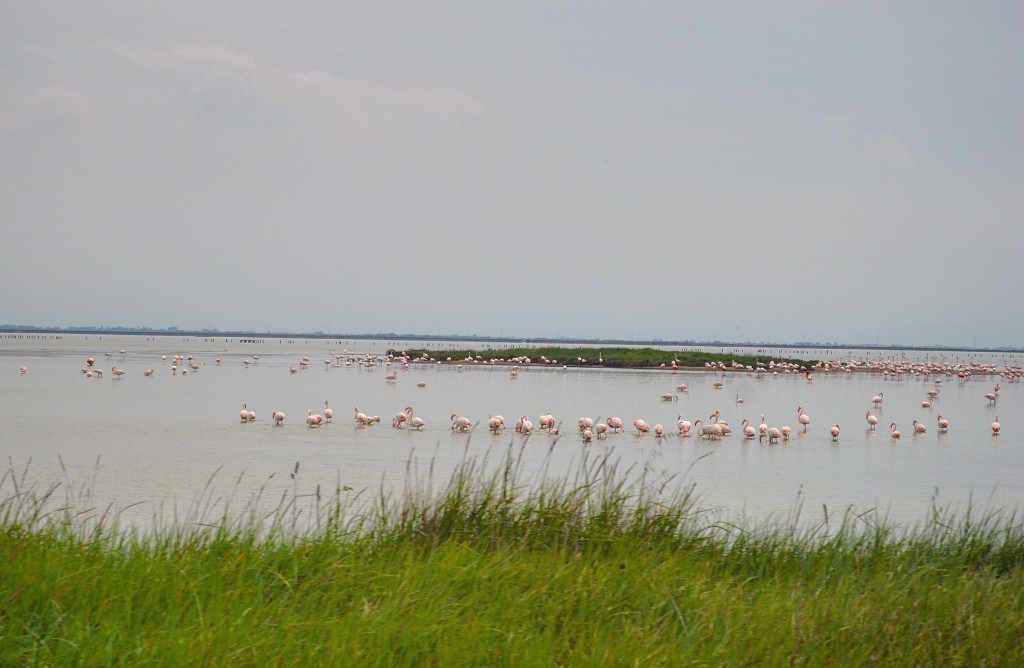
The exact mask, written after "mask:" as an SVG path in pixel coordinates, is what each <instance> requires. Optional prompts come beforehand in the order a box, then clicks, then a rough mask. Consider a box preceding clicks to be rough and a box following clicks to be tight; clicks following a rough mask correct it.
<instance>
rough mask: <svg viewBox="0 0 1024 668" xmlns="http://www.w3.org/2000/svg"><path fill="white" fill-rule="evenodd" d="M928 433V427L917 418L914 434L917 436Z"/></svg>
mask: <svg viewBox="0 0 1024 668" xmlns="http://www.w3.org/2000/svg"><path fill="white" fill-rule="evenodd" d="M926 431H928V427H926V426H924V424H922V423H920V422H918V421H917V419H916V418H915V419H914V433H915V434H923V433H925V432H926Z"/></svg>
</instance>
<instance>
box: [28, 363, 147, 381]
mask: <svg viewBox="0 0 1024 668" xmlns="http://www.w3.org/2000/svg"><path fill="white" fill-rule="evenodd" d="M21 368H22V369H24V368H25V367H21ZM22 373H25V371H22ZM110 373H112V374H114V380H117V379H118V378H120V377H121V376H123V375H125V373H127V372H126V371H125V370H124V369H118V368H117V367H116V366H115V367H111V368H110Z"/></svg>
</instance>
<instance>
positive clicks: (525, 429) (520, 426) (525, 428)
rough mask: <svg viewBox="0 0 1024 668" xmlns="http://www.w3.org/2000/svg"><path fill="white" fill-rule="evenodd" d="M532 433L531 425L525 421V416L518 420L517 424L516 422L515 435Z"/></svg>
mask: <svg viewBox="0 0 1024 668" xmlns="http://www.w3.org/2000/svg"><path fill="white" fill-rule="evenodd" d="M531 431H533V423H532V422H530V421H529V420H527V419H526V416H525V415H524V416H522V417H521V418H519V422H516V433H523V434H529V433H530V432H531Z"/></svg>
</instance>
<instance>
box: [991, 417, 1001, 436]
mask: <svg viewBox="0 0 1024 668" xmlns="http://www.w3.org/2000/svg"><path fill="white" fill-rule="evenodd" d="M1002 428H1003V426H1002V425H1001V424H999V416H998V415H997V416H996V421H995V422H993V423H992V435H993V436H998V435H999V430H1000V429H1002Z"/></svg>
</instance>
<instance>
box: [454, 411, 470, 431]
mask: <svg viewBox="0 0 1024 668" xmlns="http://www.w3.org/2000/svg"><path fill="white" fill-rule="evenodd" d="M451 419H452V429H454V430H455V431H458V432H463V433H465V432H467V431H469V428H470V427H472V426H473V423H472V422H470V421H469V418H464V417H462V416H460V415H459V414H458V413H452V418H451Z"/></svg>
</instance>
